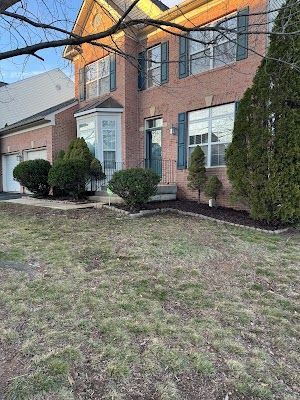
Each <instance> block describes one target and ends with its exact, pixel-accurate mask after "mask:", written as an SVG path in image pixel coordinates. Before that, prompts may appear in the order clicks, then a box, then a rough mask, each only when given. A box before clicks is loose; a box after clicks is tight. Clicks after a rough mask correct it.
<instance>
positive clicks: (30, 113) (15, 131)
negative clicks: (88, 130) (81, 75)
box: [0, 70, 78, 192]
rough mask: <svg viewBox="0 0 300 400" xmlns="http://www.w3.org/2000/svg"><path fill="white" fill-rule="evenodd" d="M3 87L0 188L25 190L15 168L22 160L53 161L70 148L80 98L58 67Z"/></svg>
mask: <svg viewBox="0 0 300 400" xmlns="http://www.w3.org/2000/svg"><path fill="white" fill-rule="evenodd" d="M1 89H2V91H3V92H4V91H5V92H4V93H2V92H1V99H5V100H6V101H4V102H3V103H2V104H1V105H0V108H1V107H2V109H1V117H0V122H1V124H2V126H1V129H0V156H1V164H0V165H1V166H0V191H1V190H3V191H5V192H23V188H21V187H20V185H19V183H18V182H17V181H15V180H14V179H13V169H14V167H15V166H16V165H17V164H18V163H19V162H20V161H21V160H32V159H37V158H42V159H47V160H48V161H50V162H53V160H54V159H55V156H56V154H57V153H58V151H59V150H61V149H66V148H67V146H68V144H69V143H70V141H71V140H72V139H74V138H76V124H75V119H74V112H76V110H77V108H78V101H77V100H76V99H75V98H74V84H73V82H72V81H71V80H70V79H69V78H67V76H66V75H65V74H64V73H62V72H61V71H59V70H53V71H49V72H47V73H43V74H40V75H37V76H33V77H31V78H27V79H24V80H22V81H19V82H16V83H14V84H10V85H6V86H5V87H3V88H1ZM28 99H30V101H29V100H28ZM5 121H7V122H6V123H5V125H4V122H5ZM1 176H2V177H1ZM1 178H2V179H1Z"/></svg>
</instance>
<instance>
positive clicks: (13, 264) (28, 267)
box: [0, 260, 39, 274]
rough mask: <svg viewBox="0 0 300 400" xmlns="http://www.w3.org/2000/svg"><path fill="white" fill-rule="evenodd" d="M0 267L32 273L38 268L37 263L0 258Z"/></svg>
mask: <svg viewBox="0 0 300 400" xmlns="http://www.w3.org/2000/svg"><path fill="white" fill-rule="evenodd" d="M0 268H2V269H14V270H15V271H20V272H26V273H28V274H32V273H33V272H34V271H35V270H36V269H37V268H39V264H38V263H30V264H25V263H21V262H18V261H5V260H2V261H1V260H0Z"/></svg>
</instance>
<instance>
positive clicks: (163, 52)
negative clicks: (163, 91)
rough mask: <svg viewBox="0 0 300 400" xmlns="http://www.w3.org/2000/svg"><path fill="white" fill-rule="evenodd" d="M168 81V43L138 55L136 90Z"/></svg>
mask: <svg viewBox="0 0 300 400" xmlns="http://www.w3.org/2000/svg"><path fill="white" fill-rule="evenodd" d="M168 80H169V42H163V43H160V44H158V45H156V46H153V47H151V48H149V49H148V50H145V51H142V52H141V53H139V55H138V88H139V90H143V89H146V88H151V87H153V86H159V85H163V84H164V83H167V82H168Z"/></svg>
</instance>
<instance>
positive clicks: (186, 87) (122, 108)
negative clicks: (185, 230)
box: [64, 0, 282, 206]
mask: <svg viewBox="0 0 300 400" xmlns="http://www.w3.org/2000/svg"><path fill="white" fill-rule="evenodd" d="M271 3H272V6H273V7H274V4H275V3H276V7H277V8H278V6H279V3H282V1H281V0H275V2H274V0H273V1H272V2H271ZM128 5H129V4H128ZM122 7H124V3H123V2H121V1H120V0H113V1H109V2H106V1H105V0H102V1H100V2H98V3H95V2H93V1H92V0H85V1H84V2H83V4H82V7H81V10H80V12H79V14H78V17H77V20H76V23H75V25H74V28H73V32H74V33H75V34H84V35H87V34H90V33H95V32H97V30H99V29H101V30H104V29H107V28H109V27H110V26H112V25H113V24H114V23H115V21H117V20H118V18H119V17H120V15H121V14H122V12H123V11H124V9H123V8H122ZM269 7H270V3H269V1H267V0H251V1H249V0H223V1H220V0H194V1H191V0H186V1H184V2H182V3H180V4H179V5H178V6H175V7H173V8H171V9H169V8H168V7H166V6H165V5H164V4H163V3H161V2H160V1H158V0H143V1H141V2H140V3H138V5H137V6H136V7H135V8H134V9H133V10H132V11H131V12H130V14H129V16H128V20H130V19H135V18H144V17H148V18H157V19H160V20H164V21H170V22H176V23H179V24H183V25H185V26H205V25H208V26H212V27H213V26H214V24H216V23H221V24H224V26H226V27H229V28H230V29H232V30H233V32H232V33H229V34H227V38H226V37H221V36H220V35H219V36H218V37H217V38H216V37H215V36H214V35H215V33H213V32H210V33H209V32H207V31H206V32H205V33H201V32H197V33H195V32H193V33H190V34H189V35H188V36H187V35H186V36H185V37H178V36H176V35H172V34H171V33H167V32H165V31H162V30H161V29H159V28H157V27H155V26H148V27H142V28H141V27H139V29H137V28H127V29H126V30H124V31H122V32H119V33H118V34H116V35H114V36H113V37H112V38H106V39H103V40H102V41H101V44H102V47H98V46H92V45H90V44H83V45H82V46H81V47H80V48H78V47H77V48H74V47H70V46H68V47H66V48H65V51H64V57H65V58H67V59H69V60H71V61H72V62H73V64H74V67H75V92H76V97H77V98H78V100H79V109H78V111H77V112H76V114H75V118H76V124H77V136H80V137H84V138H85V139H86V141H87V142H88V144H89V147H90V149H91V151H92V152H93V153H94V154H95V156H96V157H97V158H99V160H100V161H101V162H102V163H103V165H104V168H105V170H110V171H111V172H113V171H114V170H115V169H121V168H126V167H130V166H138V165H140V166H147V167H151V168H153V169H154V170H155V171H156V172H158V173H159V174H160V175H161V176H162V183H165V184H175V185H176V186H177V195H178V197H179V198H191V199H193V198H195V196H196V193H194V192H193V191H191V190H189V189H188V186H187V174H188V171H187V166H188V162H189V156H190V154H191V152H192V151H193V148H194V147H195V146H196V145H200V146H201V147H202V149H203V151H204V152H205V154H206V163H207V175H208V176H210V175H217V176H218V177H219V178H220V179H221V180H222V182H223V190H222V194H221V196H220V199H219V202H220V204H222V205H225V206H228V205H229V193H230V184H229V182H228V179H227V176H226V166H225V160H224V155H225V149H226V147H227V146H228V144H229V143H230V141H231V137H232V130H233V123H234V118H235V110H236V105H237V103H238V101H239V100H240V99H241V97H242V96H243V93H244V92H245V90H246V89H247V88H248V87H249V86H250V85H251V82H252V79H253V77H254V74H255V72H256V69H257V67H258V66H259V64H260V62H261V57H262V56H263V55H264V54H265V51H266V47H267V42H268V40H267V37H266V36H265V35H261V34H251V35H247V34H245V32H246V31H247V29H248V26H256V25H255V24H264V25H265V28H266V27H267V26H268V24H269V23H270V21H269V20H268V15H272V16H273V14H272V13H268V11H269ZM276 7H275V8H276ZM249 14H250V15H249ZM258 26H259V25H258ZM189 38H192V39H195V40H194V41H193V40H189ZM197 40H198V42H197ZM201 40H202V41H203V40H205V41H206V42H211V44H208V45H203V44H201V43H199V41H201ZM110 48H113V49H117V52H116V53H114V52H109V49H110ZM118 51H120V52H122V53H123V54H126V57H124V56H122V54H121V55H120V54H118Z"/></svg>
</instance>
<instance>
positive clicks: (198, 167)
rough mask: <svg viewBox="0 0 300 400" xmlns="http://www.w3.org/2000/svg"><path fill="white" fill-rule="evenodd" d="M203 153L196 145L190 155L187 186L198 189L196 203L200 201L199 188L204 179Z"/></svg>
mask: <svg viewBox="0 0 300 400" xmlns="http://www.w3.org/2000/svg"><path fill="white" fill-rule="evenodd" d="M205 172H206V170H205V154H204V153H203V150H202V149H201V147H200V146H196V147H195V149H194V151H193V152H192V155H191V160H190V165H189V174H188V178H187V179H188V186H189V187H190V188H191V189H193V190H197V191H198V203H200V194H201V189H202V188H203V187H204V184H205V181H206V175H205Z"/></svg>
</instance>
